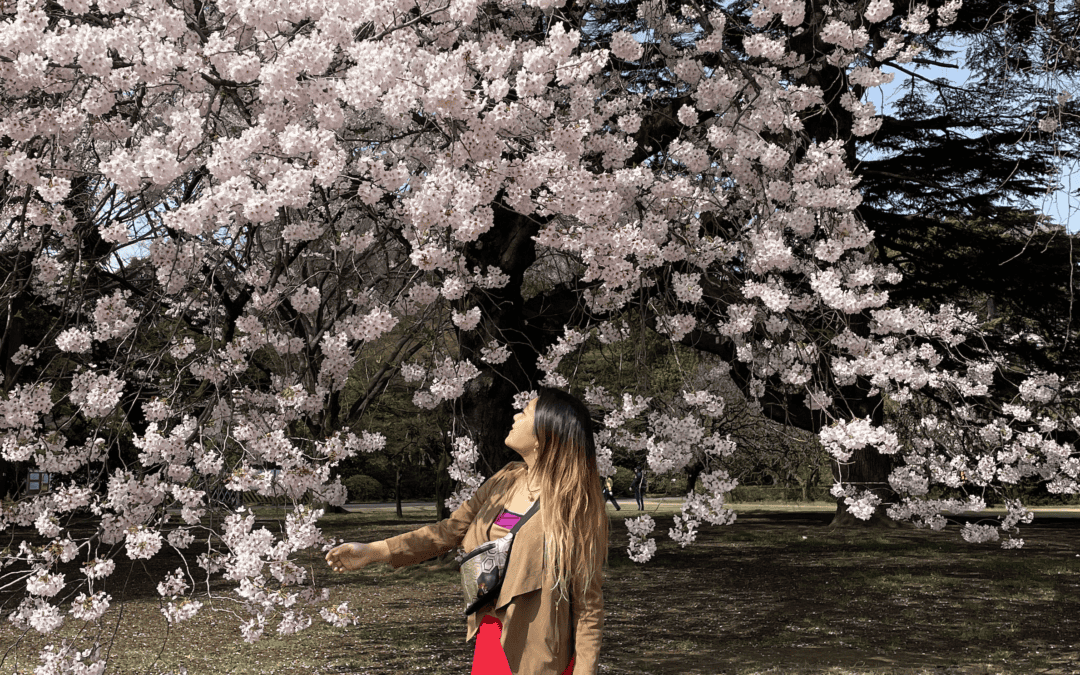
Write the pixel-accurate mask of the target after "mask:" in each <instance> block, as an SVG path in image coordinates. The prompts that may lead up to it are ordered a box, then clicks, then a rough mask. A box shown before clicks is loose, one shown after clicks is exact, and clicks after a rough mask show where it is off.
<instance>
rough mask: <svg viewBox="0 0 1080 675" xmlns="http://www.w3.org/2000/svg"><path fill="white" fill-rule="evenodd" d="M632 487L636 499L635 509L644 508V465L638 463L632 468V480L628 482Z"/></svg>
mask: <svg viewBox="0 0 1080 675" xmlns="http://www.w3.org/2000/svg"><path fill="white" fill-rule="evenodd" d="M630 487H632V488H633V489H634V499H636V500H637V510H638V511H644V510H645V467H644V466H642V465H640V464H638V466H637V468H636V469H634V482H633V483H631V484H630Z"/></svg>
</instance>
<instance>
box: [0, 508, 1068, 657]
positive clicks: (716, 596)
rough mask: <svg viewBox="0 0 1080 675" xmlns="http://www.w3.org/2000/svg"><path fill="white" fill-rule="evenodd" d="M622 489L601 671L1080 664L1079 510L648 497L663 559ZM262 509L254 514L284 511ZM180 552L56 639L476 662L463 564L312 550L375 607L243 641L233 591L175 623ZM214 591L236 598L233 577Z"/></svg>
mask: <svg viewBox="0 0 1080 675" xmlns="http://www.w3.org/2000/svg"><path fill="white" fill-rule="evenodd" d="M625 503H626V502H624V508H623V510H622V511H620V512H615V511H614V510H613V509H609V511H610V512H611V513H612V538H611V554H610V561H609V568H608V576H607V580H606V583H605V600H606V605H607V618H606V629H605V635H604V649H603V653H602V663H601V672H602V673H619V674H622V673H627V674H630V673H660V674H665V675H667V674H682V673H708V674H713V673H717V674H718V673H731V674H738V675H751V674H753V673H785V674H786V673H794V674H796V675H807V674H811V673H814V674H817V673H821V674H832V675H854V674H855V673H874V674H877V675H901V674H904V675H908V674H910V675H915V674H924V673H925V674H929V673H935V674H956V675H960V674H963V675H975V674H989V673H1003V674H1004V673H1008V674H1014V673H1015V674H1017V675H1020V674H1023V675H1027V674H1029V673H1047V674H1051V673H1061V674H1066V673H1080V519H1075V518H1059V519H1040V518H1037V519H1036V522H1035V524H1034V525H1032V526H1029V527H1028V528H1027V529H1026V530H1025V531H1024V532H1023V534H1022V536H1023V537H1024V539H1025V540H1026V541H1027V546H1026V547H1025V548H1023V549H1020V550H1012V551H1004V550H1001V549H998V548H995V547H994V546H989V545H987V546H984V545H978V546H973V545H969V544H965V543H964V542H963V541H961V540H960V539H959V536H958V534H957V532H956V529H955V528H954V529H952V530H950V531H946V532H929V531H925V530H915V529H909V528H900V529H895V530H840V531H836V530H831V529H829V527H828V522H829V519H830V517H831V513H830V510H831V505H827V504H826V505H824V507H819V508H808V507H797V506H792V505H779V504H752V505H745V506H741V507H739V509H738V511H739V518H738V520H737V521H736V522H735V524H733V525H731V526H728V527H723V528H714V527H709V528H705V529H704V530H703V531H702V532H701V534H700V536H699V542H698V543H697V544H695V545H693V546H690V547H688V548H686V549H679V547H678V545H676V544H673V543H672V542H671V541H669V540H668V539H667V536H666V532H667V529H668V528H669V527H670V526H671V524H672V519H671V514H672V513H673V512H674V511H675V510H676V506H675V505H668V504H665V505H663V506H661V507H660V508H659V509H658V510H656V511H653V512H652V514H653V516H654V517H655V518H656V519H657V523H658V527H657V536H658V543H659V550H658V553H657V556H656V558H655V559H654V560H653V561H652V562H650V563H648V564H646V565H637V564H635V563H633V562H631V561H630V560H629V559H628V558H627V556H626V552H625V547H626V543H627V535H626V528H625V527H624V526H623V525H622V520H623V519H624V518H626V517H634V516H636V515H638V512H637V511H636V509H633V510H632V509H628V508H625ZM629 503H630V504H631V505H633V502H632V501H630V502H629ZM261 515H262V516H263V518H264V519H265V521H266V522H265V523H260V524H266V525H267V526H268V527H271V526H274V525H275V524H276V523H277V522H278V520H277V519H275V518H274V517H273V514H272V513H271V512H264V513H262V514H261ZM433 518H434V509H432V508H418V509H407V510H406V512H405V518H404V519H402V520H398V519H397V518H396V517H395V516H394V513H393V511H381V512H365V513H355V514H347V515H331V516H327V517H326V518H324V521H323V526H324V529H325V530H326V532H327V533H328V534H329V535H330V536H334V537H345V538H348V539H356V540H372V539H378V538H383V537H386V536H390V535H393V534H396V533H399V532H403V531H406V530H409V529H412V528H415V527H417V526H419V525H422V524H425V523H428V522H431V520H432V519H433ZM178 562H179V561H178V560H172V561H167V560H162V561H161V562H159V563H155V566H154V568H144V567H143V566H142V565H141V564H140V565H132V564H130V563H128V562H126V561H125V562H124V563H123V564H122V565H119V566H118V569H117V572H116V573H115V574H114V575H113V577H111V578H110V579H109V584H110V585H109V587H108V589H107V590H108V591H109V593H111V594H112V595H113V597H114V608H113V609H110V611H109V613H107V614H106V616H105V617H104V618H103V620H102V621H101V623H100V624H99V625H97V626H94V627H93V628H92V629H88V628H86V627H83V626H79V625H77V624H76V623H75V622H70V623H69V624H67V625H66V626H65V627H64V628H63V629H62V630H61V631H60V635H54V636H49V637H50V638H52V640H51V641H59V639H68V640H74V641H75V642H76V643H77V644H80V645H91V644H93V643H94V642H95V641H97V642H100V643H102V644H103V645H111V652H110V661H109V668H108V670H107V672H108V673H118V674H119V673H146V674H148V675H157V674H159V673H178V672H182V671H181V669H186V672H187V673H189V674H190V675H195V674H196V673H207V674H213V675H216V674H226V673H229V674H237V675H239V674H247V673H251V674H255V673H282V674H287V675H291V674H293V673H296V674H304V675H308V674H324V673H325V674H329V673H371V674H376V673H378V674H382V673H386V674H391V673H432V674H433V675H442V674H447V675H449V674H455V675H458V674H464V673H468V672H469V667H470V663H471V651H470V645H466V644H465V643H464V641H463V638H464V634H465V621H464V619H463V617H462V611H461V610H462V606H461V605H462V602H461V598H460V589H459V582H458V578H457V573H456V571H455V570H454V569H453V566H452V565H447V564H442V565H439V564H434V563H428V564H424V565H421V566H417V567H414V568H409V569H404V570H397V571H393V570H390V569H389V568H388V567H385V566H375V567H372V568H368V569H366V570H362V571H360V572H353V573H347V574H341V575H335V574H332V573H330V572H329V570H327V568H326V567H325V565H324V564H323V563H322V562H321V559H320V558H319V557H318V556H315V555H312V556H311V557H310V558H309V559H308V560H307V561H306V562H307V564H308V567H309V569H310V570H311V572H312V574H313V575H314V577H315V580H316V582H317V583H318V584H320V585H325V586H328V587H329V589H330V600H331V602H332V603H334V604H337V603H339V602H342V601H345V600H348V601H349V602H350V605H351V606H352V607H353V608H355V609H357V610H359V613H360V616H361V623H360V624H359V625H357V626H354V627H351V628H347V629H338V628H334V627H332V626H330V625H328V624H326V623H325V622H323V621H322V620H321V619H317V620H316V621H315V622H314V623H313V625H312V627H311V628H309V629H308V630H306V631H304V632H302V633H300V634H297V635H293V636H288V637H284V638H282V637H279V636H277V635H276V634H274V632H273V626H270V627H268V630H267V635H268V637H264V638H263V640H261V641H259V642H257V643H255V644H246V643H244V642H243V640H242V639H241V636H240V631H239V627H238V626H239V620H238V616H237V614H236V607H235V606H234V604H233V603H231V602H230V601H228V600H215V601H213V602H212V603H208V604H207V605H206V606H205V607H204V609H203V610H202V612H200V613H199V614H198V615H197V616H196V617H195V618H194V619H192V620H190V621H188V622H185V623H182V624H180V625H178V626H176V627H174V628H173V629H172V630H171V631H169V630H168V629H167V627H166V624H165V621H164V619H163V617H162V616H161V614H160V612H159V605H158V599H157V594H156V592H155V591H154V586H155V585H156V583H157V580H158V579H159V575H160V574H161V573H162V572H164V571H169V570H171V569H175V567H176V566H177V564H178ZM72 576H73V575H72ZM151 577H153V581H151V580H150V578H151ZM214 590H215V591H216V592H217V593H218V594H220V595H228V588H226V587H225V586H224V585H222V584H221V582H219V581H215V582H214ZM121 598H123V600H124V601H123V603H122V604H121V602H120V600H121ZM204 602H205V599H204ZM2 603H3V604H2V607H0V610H2V611H3V615H4V619H3V621H2V622H0V654H2V655H3V659H4V660H3V663H2V664H0V674H3V675H7V674H9V673H10V674H14V673H20V674H21V673H27V674H29V673H32V672H33V669H34V667H35V666H36V665H37V652H38V650H39V649H40V646H41V645H42V644H44V642H45V640H44V639H43V638H42V637H41V636H38V635H37V634H35V633H29V634H21V633H19V632H16V631H15V630H14V629H13V627H12V625H11V624H10V623H9V622H8V621H7V620H6V616H7V614H8V613H10V611H11V608H12V607H13V606H14V604H15V603H14V600H13V599H12V598H6V599H2ZM80 629H81V630H82V632H80Z"/></svg>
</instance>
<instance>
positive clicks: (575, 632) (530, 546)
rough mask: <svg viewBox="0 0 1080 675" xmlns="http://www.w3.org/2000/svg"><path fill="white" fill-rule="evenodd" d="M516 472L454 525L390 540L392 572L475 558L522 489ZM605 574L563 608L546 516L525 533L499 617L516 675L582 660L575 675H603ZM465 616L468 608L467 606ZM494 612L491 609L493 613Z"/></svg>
mask: <svg viewBox="0 0 1080 675" xmlns="http://www.w3.org/2000/svg"><path fill="white" fill-rule="evenodd" d="M517 466H521V463H513V464H509V465H507V466H506V468H504V469H503V470H501V471H499V472H498V473H496V474H495V475H494V476H492V477H491V478H489V479H488V480H487V481H486V482H485V483H484V484H483V485H481V486H480V488H479V489H478V490H477V491H476V494H475V495H473V497H472V498H471V499H469V501H467V502H466V503H464V504H462V505H461V507H460V508H459V509H458V510H457V511H454V513H453V515H451V516H450V517H449V518H447V519H445V520H443V521H440V522H438V523H435V524H434V525H428V526H427V527H422V528H420V529H418V530H414V531H412V532H408V533H406V534H402V535H399V536H397V537H392V538H390V539H387V540H386V543H387V544H388V545H389V547H390V564H391V565H393V566H394V567H395V568H396V567H402V566H404V565H414V564H416V563H419V562H423V561H424V560H427V559H429V558H433V557H435V556H437V555H440V554H442V553H445V552H447V551H449V550H451V549H453V548H455V547H456V546H459V545H460V546H461V547H462V548H464V549H465V550H466V551H471V550H472V549H474V548H476V547H477V546H479V545H480V544H483V543H484V542H486V541H488V540H489V539H488V530H489V529H490V528H491V524H492V523H493V522H495V519H496V518H497V517H498V516H499V513H501V512H502V509H503V506H504V505H505V504H506V503H507V502H508V501H509V493H510V491H511V489H512V488H513V485H514V479H513V477H512V476H508V475H507V474H508V472H509V471H510V470H511V469H513V468H515V467H517ZM601 572H602V570H598V571H597V574H595V575H594V578H593V580H592V582H591V583H590V584H589V586H588V588H574V589H572V590H573V592H572V593H571V594H570V598H569V600H561V601H560V600H559V593H558V591H555V590H552V589H553V587H554V575H553V574H552V572H551V570H549V569H545V567H544V530H543V521H542V517H541V515H540V514H539V513H538V514H536V515H535V516H533V517H532V518H531V519H530V520H529V521H528V522H527V523H525V524H524V525H522V526H521V529H520V530H518V532H517V534H516V535H515V537H514V548H513V550H512V551H511V553H510V563H509V566H508V568H507V571H506V579H505V580H504V581H503V586H502V589H501V591H500V593H499V598H498V600H497V601H496V602H495V606H494V608H493V609H494V610H495V612H494V613H495V614H496V615H501V616H502V621H503V629H502V646H503V650H504V651H505V652H506V657H507V660H508V661H509V662H510V670H511V672H513V673H514V675H561V674H562V672H563V671H564V670H566V667H567V665H569V663H570V657H575V661H574V675H595V673H596V672H597V670H598V664H599V657H600V637H601V633H602V632H603V626H604V595H603V591H602V588H601V585H602V583H603V577H602V574H601ZM461 607H462V611H463V612H464V609H465V602H464V599H462V603H461ZM489 609H491V608H489ZM483 613H484V612H483V611H480V612H476V613H475V614H473V615H472V616H470V617H469V619H468V624H469V629H468V633H467V635H466V638H465V639H466V640H469V639H472V637H473V636H474V635H476V632H477V630H479V628H480V621H481V620H482V618H483Z"/></svg>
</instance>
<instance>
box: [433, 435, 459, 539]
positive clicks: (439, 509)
mask: <svg viewBox="0 0 1080 675" xmlns="http://www.w3.org/2000/svg"><path fill="white" fill-rule="evenodd" d="M436 452H438V453H439V454H438V458H439V459H438V462H437V463H436V465H435V519H436V520H443V519H444V518H447V517H448V516H449V515H450V509H448V508H446V499H447V497H449V496H450V493H451V492H452V491H453V488H454V486H453V485H452V484H451V481H450V475H449V474H448V473H446V469H447V468H448V467H449V466H450V446H449V445H448V444H447V443H446V441H445V440H441V441H440V442H439V445H438V447H437V448H436Z"/></svg>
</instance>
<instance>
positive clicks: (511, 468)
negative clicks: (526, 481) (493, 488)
mask: <svg viewBox="0 0 1080 675" xmlns="http://www.w3.org/2000/svg"><path fill="white" fill-rule="evenodd" d="M527 468H528V467H526V466H525V462H508V463H507V464H506V466H504V467H503V468H501V469H499V470H498V471H496V472H495V475H494V476H492V477H491V479H492V480H496V479H498V480H500V481H504V480H510V481H513V480H516V479H517V477H518V476H520V475H521V474H522V472H524V471H526V470H527Z"/></svg>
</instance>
